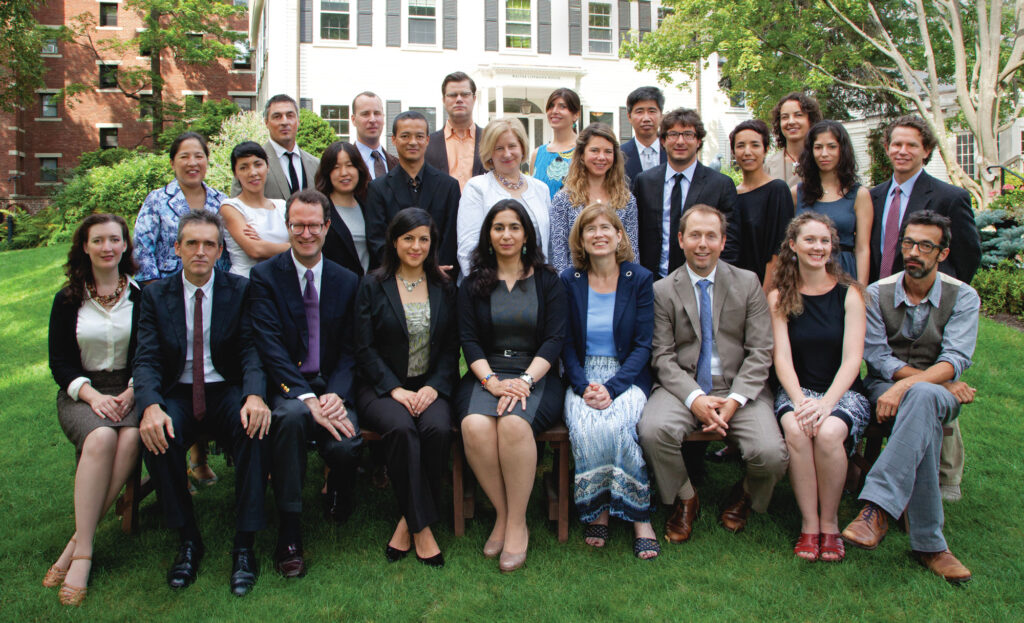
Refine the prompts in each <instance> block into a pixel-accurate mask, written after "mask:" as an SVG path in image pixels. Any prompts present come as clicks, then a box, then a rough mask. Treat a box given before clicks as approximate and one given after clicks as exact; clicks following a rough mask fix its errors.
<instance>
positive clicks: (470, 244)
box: [456, 117, 551, 275]
mask: <svg viewBox="0 0 1024 623" xmlns="http://www.w3.org/2000/svg"><path fill="white" fill-rule="evenodd" d="M527 143H528V139H527V137H526V132H525V131H524V130H523V124H522V123H520V122H519V120H518V119H513V118H507V117H506V118H502V119H495V120H494V121H492V122H490V123H488V124H487V127H486V128H485V129H484V133H483V136H481V137H480V161H481V162H482V163H483V165H484V168H485V169H487V171H488V172H487V173H484V174H483V175H477V176H476V177H473V178H471V179H470V180H469V181H468V182H466V188H464V189H463V191H462V199H461V200H460V201H459V215H458V219H457V220H456V235H457V238H458V243H459V269H460V274H461V275H468V274H469V272H470V269H471V268H472V266H471V257H472V255H473V250H474V249H476V247H477V243H478V242H479V240H480V226H481V225H482V224H483V222H484V216H485V215H486V214H487V211H488V210H490V209H491V206H493V205H494V204H496V203H498V202H499V201H501V200H503V199H515V200H516V201H518V202H519V203H520V205H522V206H523V207H525V208H526V211H527V212H528V213H529V215H530V221H531V222H532V223H533V230H534V231H535V232H537V237H538V239H537V247H538V249H539V250H540V251H541V253H543V257H547V256H548V241H547V238H548V228H549V224H548V223H549V222H550V221H549V216H548V213H549V212H550V210H551V195H549V194H548V189H547V186H545V185H544V184H543V183H541V181H540V180H538V179H536V178H533V177H530V176H529V175H523V173H522V172H521V170H520V167H521V166H522V164H523V157H524V155H525V154H526V145H527Z"/></svg>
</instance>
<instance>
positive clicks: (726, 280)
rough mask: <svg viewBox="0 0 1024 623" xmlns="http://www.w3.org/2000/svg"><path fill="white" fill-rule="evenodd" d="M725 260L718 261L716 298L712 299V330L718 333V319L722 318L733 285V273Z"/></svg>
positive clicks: (713, 332) (713, 333)
mask: <svg viewBox="0 0 1024 623" xmlns="http://www.w3.org/2000/svg"><path fill="white" fill-rule="evenodd" d="M730 270H731V269H730V268H729V266H728V265H727V264H726V263H725V262H719V263H718V271H717V272H716V273H715V285H714V288H715V298H714V300H713V301H711V307H712V312H713V313H712V316H711V332H712V335H718V321H719V320H720V319H721V318H722V308H723V307H725V299H726V297H728V296H729V286H730V285H732V273H731V272H730Z"/></svg>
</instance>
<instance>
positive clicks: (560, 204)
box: [550, 123, 637, 272]
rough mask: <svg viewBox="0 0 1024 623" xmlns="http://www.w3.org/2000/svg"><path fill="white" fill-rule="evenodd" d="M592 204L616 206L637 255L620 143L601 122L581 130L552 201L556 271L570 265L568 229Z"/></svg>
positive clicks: (632, 201) (631, 203)
mask: <svg viewBox="0 0 1024 623" xmlns="http://www.w3.org/2000/svg"><path fill="white" fill-rule="evenodd" d="M591 203H603V204H606V205H610V206H612V207H613V208H614V209H615V212H616V213H617V214H618V218H619V219H620V220H621V221H622V223H623V224H624V226H625V235H626V244H628V245H629V246H630V247H631V248H632V249H633V257H636V255H637V246H636V245H637V213H636V199H635V198H634V197H633V193H631V192H629V185H628V184H627V181H626V167H625V163H624V162H623V158H622V152H620V151H619V142H618V141H617V140H616V139H615V133H614V132H612V129H611V128H610V127H608V126H607V125H606V124H604V123H591V124H590V125H588V126H587V127H586V128H585V129H584V130H583V131H582V132H580V136H579V138H578V139H576V157H575V158H573V160H572V162H570V163H569V173H568V174H566V176H565V185H564V186H563V187H562V189H561V190H559V191H558V192H557V193H555V198H554V199H552V201H551V237H550V238H551V264H552V265H553V266H554V267H555V270H556V271H559V272H561V271H563V270H565V269H566V268H569V267H570V266H572V265H573V262H572V260H571V258H570V257H569V231H570V230H571V229H572V225H573V223H574V222H575V221H576V217H577V215H579V213H580V210H582V209H583V206H586V205H590V204H591Z"/></svg>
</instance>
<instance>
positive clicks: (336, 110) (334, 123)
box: [320, 106, 348, 141]
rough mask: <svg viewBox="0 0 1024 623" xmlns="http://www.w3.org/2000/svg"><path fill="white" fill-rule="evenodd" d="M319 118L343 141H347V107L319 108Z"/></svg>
mask: <svg viewBox="0 0 1024 623" xmlns="http://www.w3.org/2000/svg"><path fill="white" fill-rule="evenodd" d="M320 116H321V117H323V119H324V121H326V122H327V123H329V124H330V126H331V127H332V128H334V133H335V134H337V135H338V138H339V139H340V140H343V141H347V140H348V106H321V107H320Z"/></svg>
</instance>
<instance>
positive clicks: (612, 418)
mask: <svg viewBox="0 0 1024 623" xmlns="http://www.w3.org/2000/svg"><path fill="white" fill-rule="evenodd" d="M569 247H570V249H571V250H572V259H573V267H570V268H567V269H565V271H563V272H562V275H561V277H562V283H563V284H564V285H565V290H566V293H567V295H568V299H569V331H568V336H567V339H566V340H565V346H564V348H563V349H562V365H563V366H564V367H565V375H566V378H567V379H568V381H569V389H568V390H567V391H566V394H565V423H566V425H567V426H568V427H569V440H570V441H571V442H572V453H573V458H574V459H575V461H576V496H575V497H576V510H577V511H578V512H579V515H580V521H583V522H584V523H586V524H588V525H587V528H586V532H585V535H586V543H587V544H588V545H591V546H593V547H604V544H605V541H607V540H608V520H609V516H610V515H613V516H615V517H618V518H619V519H622V520H623V521H628V522H632V524H633V534H634V539H633V553H634V555H635V556H636V557H637V558H641V559H644V560H646V559H650V558H654V557H655V556H657V555H658V554H659V553H661V547H660V546H659V545H658V538H657V537H656V536H655V534H654V530H653V529H652V528H651V514H650V507H651V485H650V480H649V479H648V477H647V465H646V464H645V463H644V457H643V452H642V451H641V450H640V445H639V444H638V442H637V433H636V425H637V422H639V421H640V415H641V413H642V412H643V409H644V404H645V403H646V402H647V396H648V395H649V394H650V392H651V372H650V368H649V367H648V361H649V360H650V358H651V339H652V337H653V334H654V278H653V276H652V275H651V273H650V271H648V270H647V269H645V268H644V267H642V266H640V265H639V264H634V263H633V258H634V255H633V251H632V249H631V248H630V245H629V242H628V241H627V239H626V232H625V228H624V227H623V225H622V221H620V220H619V217H618V215H616V213H615V210H613V209H612V207H611V206H610V205H608V204H606V203H598V204H591V205H589V206H587V207H586V208H584V209H583V211H582V212H580V215H579V218H578V219H576V224H575V225H573V227H572V232H571V233H570V234H569Z"/></svg>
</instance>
